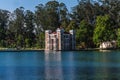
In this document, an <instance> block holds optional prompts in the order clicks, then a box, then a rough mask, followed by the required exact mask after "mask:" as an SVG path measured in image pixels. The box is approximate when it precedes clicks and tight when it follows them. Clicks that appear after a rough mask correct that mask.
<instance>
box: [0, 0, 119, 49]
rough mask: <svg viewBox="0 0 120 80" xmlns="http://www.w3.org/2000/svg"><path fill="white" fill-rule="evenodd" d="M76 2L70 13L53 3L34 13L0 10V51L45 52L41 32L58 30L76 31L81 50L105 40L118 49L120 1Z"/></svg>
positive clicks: (21, 8) (39, 8)
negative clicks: (23, 50) (2, 48)
mask: <svg viewBox="0 0 120 80" xmlns="http://www.w3.org/2000/svg"><path fill="white" fill-rule="evenodd" d="M77 1H78V4H77V5H75V6H74V7H72V8H71V10H70V11H69V10H68V9H67V7H66V5H65V4H64V3H63V2H61V3H60V2H58V1H56V0H52V1H48V2H47V3H46V4H39V5H37V6H36V7H35V12H32V11H30V10H25V9H24V7H19V8H16V9H15V10H14V11H13V12H10V11H7V10H1V9H0V47H11V48H15V47H18V46H19V47H38V48H44V43H45V42H44V40H45V39H44V38H45V37H44V31H45V30H47V29H51V30H53V31H55V30H56V28H58V27H60V26H61V27H63V28H64V29H65V30H66V31H69V30H70V29H74V30H76V41H77V44H78V45H80V46H84V47H93V45H94V44H96V45H98V44H100V42H102V41H108V40H117V41H118V45H119V42H120V41H119V29H118V28H119V27H120V0H77ZM116 33H118V35H117V36H116Z"/></svg>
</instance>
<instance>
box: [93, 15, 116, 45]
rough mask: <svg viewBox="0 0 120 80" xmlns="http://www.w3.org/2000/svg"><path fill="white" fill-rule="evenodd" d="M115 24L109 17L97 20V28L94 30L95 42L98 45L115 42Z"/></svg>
mask: <svg viewBox="0 0 120 80" xmlns="http://www.w3.org/2000/svg"><path fill="white" fill-rule="evenodd" d="M113 25H114V22H113V21H112V20H111V19H110V16H109V15H105V16H98V17H97V19H96V27H95V30H94V36H93V41H94V43H95V44H96V45H98V44H100V42H104V41H110V40H114V39H115V38H116V34H115V29H114V27H113Z"/></svg>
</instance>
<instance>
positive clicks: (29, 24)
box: [24, 10, 35, 47]
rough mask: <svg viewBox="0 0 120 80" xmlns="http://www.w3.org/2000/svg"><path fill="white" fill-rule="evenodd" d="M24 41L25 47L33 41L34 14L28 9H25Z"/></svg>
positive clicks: (30, 45) (32, 43) (31, 44)
mask: <svg viewBox="0 0 120 80" xmlns="http://www.w3.org/2000/svg"><path fill="white" fill-rule="evenodd" d="M24 25H25V36H26V37H25V40H26V41H25V42H27V43H26V45H27V47H32V46H33V45H34V44H35V43H34V42H35V33H34V29H35V25H34V14H33V12H31V11H30V10H27V11H25V24H24ZM28 45H29V46H28Z"/></svg>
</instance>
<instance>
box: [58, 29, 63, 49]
mask: <svg viewBox="0 0 120 80" xmlns="http://www.w3.org/2000/svg"><path fill="white" fill-rule="evenodd" d="M63 33H64V29H60V28H58V29H57V38H58V50H62V42H63V40H62V38H63V36H62V35H63Z"/></svg>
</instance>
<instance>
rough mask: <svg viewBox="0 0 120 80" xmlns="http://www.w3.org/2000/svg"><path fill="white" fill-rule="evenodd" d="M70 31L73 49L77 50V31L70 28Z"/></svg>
mask: <svg viewBox="0 0 120 80" xmlns="http://www.w3.org/2000/svg"><path fill="white" fill-rule="evenodd" d="M69 33H70V34H71V49H72V50H75V49H76V47H75V46H76V39H75V31H74V30H70V31H69Z"/></svg>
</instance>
